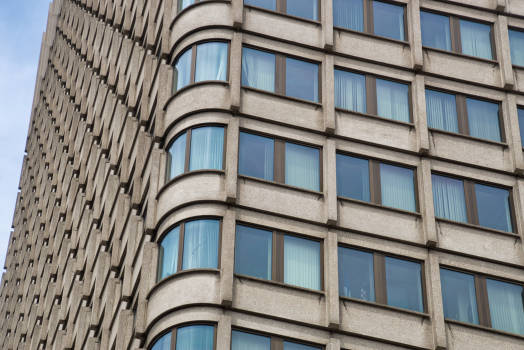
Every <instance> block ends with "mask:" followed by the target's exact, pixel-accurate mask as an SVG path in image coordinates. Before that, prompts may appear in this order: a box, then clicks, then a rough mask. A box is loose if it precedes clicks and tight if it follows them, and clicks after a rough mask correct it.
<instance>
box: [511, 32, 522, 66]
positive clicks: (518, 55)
mask: <svg viewBox="0 0 524 350" xmlns="http://www.w3.org/2000/svg"><path fill="white" fill-rule="evenodd" d="M509 48H510V51H511V63H512V64H516V65H518V66H524V32H520V31H516V30H510V31H509Z"/></svg>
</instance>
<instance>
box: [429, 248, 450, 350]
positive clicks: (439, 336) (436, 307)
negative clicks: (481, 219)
mask: <svg viewBox="0 0 524 350" xmlns="http://www.w3.org/2000/svg"><path fill="white" fill-rule="evenodd" d="M425 271H426V276H427V277H426V283H427V290H428V292H427V298H428V308H429V310H428V312H429V313H430V315H431V325H432V328H433V337H434V338H433V339H434V348H435V350H445V349H446V348H447V340H446V324H445V322H444V307H443V306H442V290H441V288H440V267H439V257H438V255H437V253H436V252H435V251H432V250H430V251H429V255H428V260H427V262H426V264H425Z"/></svg>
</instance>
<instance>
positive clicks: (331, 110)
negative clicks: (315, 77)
mask: <svg viewBox="0 0 524 350" xmlns="http://www.w3.org/2000/svg"><path fill="white" fill-rule="evenodd" d="M322 67H323V72H322V75H323V76H324V77H325V79H323V80H324V83H323V85H322V107H323V109H324V131H325V132H328V133H331V134H332V133H334V132H335V127H336V125H335V66H334V61H333V56H332V55H326V58H325V59H324V62H323V64H322Z"/></svg>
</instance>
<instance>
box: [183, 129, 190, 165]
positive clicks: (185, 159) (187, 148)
mask: <svg viewBox="0 0 524 350" xmlns="http://www.w3.org/2000/svg"><path fill="white" fill-rule="evenodd" d="M190 155H191V129H189V130H187V132H186V154H185V158H184V173H187V172H188V171H189V157H190Z"/></svg>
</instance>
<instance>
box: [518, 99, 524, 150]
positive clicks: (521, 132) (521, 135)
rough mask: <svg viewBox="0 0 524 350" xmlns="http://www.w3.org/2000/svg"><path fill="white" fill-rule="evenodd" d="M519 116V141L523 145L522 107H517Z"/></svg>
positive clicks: (523, 110)
mask: <svg viewBox="0 0 524 350" xmlns="http://www.w3.org/2000/svg"><path fill="white" fill-rule="evenodd" d="M517 113H518V116H519V130H520V143H521V145H522V147H524V109H520V108H517Z"/></svg>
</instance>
